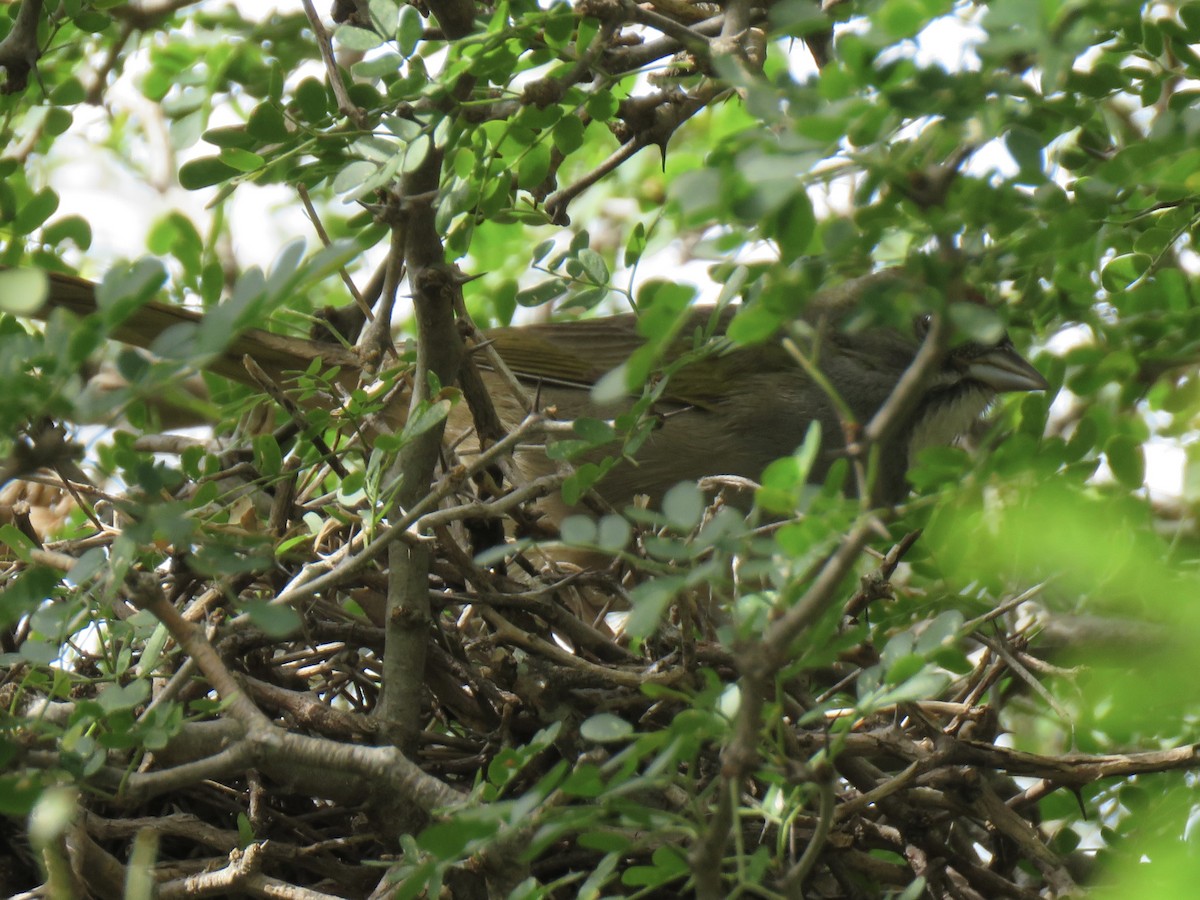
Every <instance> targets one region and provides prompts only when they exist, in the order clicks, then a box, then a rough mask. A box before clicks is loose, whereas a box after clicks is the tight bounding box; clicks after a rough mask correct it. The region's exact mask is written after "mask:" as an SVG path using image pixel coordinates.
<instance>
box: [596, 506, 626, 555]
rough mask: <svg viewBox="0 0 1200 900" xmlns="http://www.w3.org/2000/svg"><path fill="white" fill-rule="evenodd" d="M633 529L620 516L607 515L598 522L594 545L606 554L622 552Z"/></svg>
mask: <svg viewBox="0 0 1200 900" xmlns="http://www.w3.org/2000/svg"><path fill="white" fill-rule="evenodd" d="M632 534H633V529H632V528H631V527H630V525H629V523H628V522H627V521H625V519H624V518H623V517H622V516H617V515H608V516H605V517H604V518H602V519H601V520H600V526H599V528H598V529H597V533H596V545H597V546H598V547H599V548H600V549H601V550H604V551H606V552H608V553H616V552H618V551H620V550H624V549H625V546H626V545H627V544H628V543H629V538H630V537H631V536H632Z"/></svg>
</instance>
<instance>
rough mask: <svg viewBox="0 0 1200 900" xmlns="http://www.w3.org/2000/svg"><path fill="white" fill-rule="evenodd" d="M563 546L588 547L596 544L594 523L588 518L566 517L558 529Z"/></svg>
mask: <svg viewBox="0 0 1200 900" xmlns="http://www.w3.org/2000/svg"><path fill="white" fill-rule="evenodd" d="M559 535H560V536H561V537H562V541H563V543H564V544H571V545H573V546H576V547H590V546H591V545H593V544H595V543H596V523H595V521H594V520H593V519H592V518H591V517H589V516H567V517H566V518H565V519H563V523H562V525H561V526H560V527H559Z"/></svg>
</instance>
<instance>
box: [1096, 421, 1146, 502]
mask: <svg viewBox="0 0 1200 900" xmlns="http://www.w3.org/2000/svg"><path fill="white" fill-rule="evenodd" d="M1104 456H1105V458H1106V459H1107V460H1108V467H1109V468H1110V469H1112V473H1113V475H1114V476H1115V477H1116V479H1117V481H1119V482H1120V483H1121V484H1122V485H1124V486H1125V487H1127V488H1129V489H1131V490H1136V489H1138V488H1140V487H1141V486H1142V484H1143V483H1144V482H1145V480H1146V457H1145V454H1144V452H1143V450H1142V445H1141V444H1140V443H1139V442H1138V441H1135V440H1134V439H1133V438H1131V437H1129V436H1128V435H1124V434H1118V435H1115V436H1114V437H1113V438H1112V440H1110V441H1109V442H1108V443H1107V444H1106V445H1105V446H1104Z"/></svg>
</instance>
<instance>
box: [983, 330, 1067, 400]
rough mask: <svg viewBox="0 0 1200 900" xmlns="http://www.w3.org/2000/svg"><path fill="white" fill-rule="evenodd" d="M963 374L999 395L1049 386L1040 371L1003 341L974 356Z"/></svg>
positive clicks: (1042, 389)
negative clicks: (998, 345)
mask: <svg viewBox="0 0 1200 900" xmlns="http://www.w3.org/2000/svg"><path fill="white" fill-rule="evenodd" d="M966 375H967V377H968V378H971V379H973V380H975V381H979V382H982V383H983V384H986V385H987V386H988V387H990V388H991V389H992V390H993V391H995V392H996V393H998V394H1001V393H1004V392H1005V391H1044V390H1046V388H1048V387H1050V384H1049V382H1047V381H1046V379H1045V378H1043V377H1042V373H1041V372H1039V371H1038V370H1037V369H1035V368H1034V367H1033V366H1032V365H1030V364H1029V363H1028V362H1027V361H1026V360H1025V358H1024V357H1023V356H1021V354H1019V353H1018V352H1017V351H1016V350H1014V349H1013V348H1012V346H1011V345H1009V344H1008V343H1007V341H1006V342H1005V345H1004V346H1000V347H995V348H993V349H991V350H988V351H987V352H986V353H984V354H982V355H980V356H977V357H975V358H974V359H973V360H971V361H970V362H969V363H968V364H967V371H966Z"/></svg>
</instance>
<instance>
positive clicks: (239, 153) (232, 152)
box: [218, 147, 266, 172]
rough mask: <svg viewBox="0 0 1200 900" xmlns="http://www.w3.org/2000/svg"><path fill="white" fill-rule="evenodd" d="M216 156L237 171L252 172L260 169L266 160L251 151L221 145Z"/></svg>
mask: <svg viewBox="0 0 1200 900" xmlns="http://www.w3.org/2000/svg"><path fill="white" fill-rule="evenodd" d="M218 158H219V159H220V160H221V161H222V162H223V163H225V164H226V165H228V166H231V167H232V168H234V169H237V170H238V171H239V172H253V171H255V170H256V169H261V168H262V167H263V165H264V164H265V162H266V160H264V159H263V158H262V157H261V156H259V155H258V154H257V153H251V152H250V151H249V150H242V149H240V148H238V147H223V148H222V149H221V153H220V155H219V157H218Z"/></svg>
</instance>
